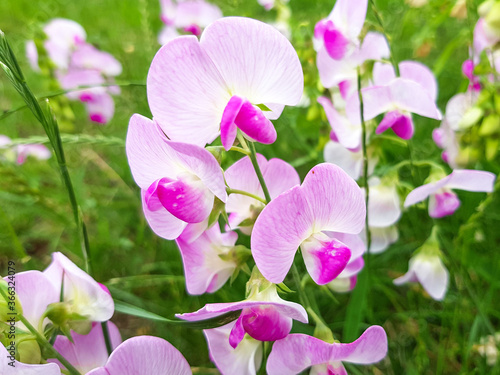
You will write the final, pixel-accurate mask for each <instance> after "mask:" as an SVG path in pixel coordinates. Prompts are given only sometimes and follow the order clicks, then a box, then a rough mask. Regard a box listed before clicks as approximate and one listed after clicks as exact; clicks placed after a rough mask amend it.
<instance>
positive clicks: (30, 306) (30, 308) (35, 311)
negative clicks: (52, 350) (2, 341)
mask: <svg viewBox="0 0 500 375" xmlns="http://www.w3.org/2000/svg"><path fill="white" fill-rule="evenodd" d="M4 280H5V281H6V282H8V281H10V280H9V279H8V277H4ZM15 282H16V285H15V286H16V295H17V298H18V302H19V304H20V306H16V307H17V308H20V309H22V313H23V315H24V317H25V318H26V320H28V322H30V324H31V325H32V326H33V327H35V328H36V329H37V330H38V331H39V332H40V333H42V332H43V330H44V329H45V326H46V325H47V324H48V323H49V320H48V319H46V318H45V315H44V313H45V311H46V310H47V307H48V306H49V305H50V304H51V303H54V302H58V301H59V294H60V290H58V289H56V288H55V287H54V285H53V284H52V282H51V280H50V279H49V278H48V277H47V275H45V274H44V273H42V272H40V271H25V272H20V273H18V274H17V275H16V280H15ZM0 298H2V297H1V296H0ZM16 326H17V327H16V328H17V330H20V331H24V332H28V329H27V328H26V327H25V326H24V324H23V323H22V322H17V323H16ZM0 346H1V345H0Z"/></svg>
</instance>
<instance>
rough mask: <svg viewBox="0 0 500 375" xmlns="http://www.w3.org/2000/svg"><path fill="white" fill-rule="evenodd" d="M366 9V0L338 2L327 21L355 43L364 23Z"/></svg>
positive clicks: (340, 0) (339, 0) (342, 0)
mask: <svg viewBox="0 0 500 375" xmlns="http://www.w3.org/2000/svg"><path fill="white" fill-rule="evenodd" d="M367 9H368V0H338V1H336V2H335V6H334V7H333V10H332V12H331V13H330V15H329V16H328V19H331V20H332V21H333V23H334V24H335V25H336V26H337V27H338V28H339V29H340V30H342V31H343V32H345V34H346V38H348V39H349V40H351V41H352V42H355V41H356V40H357V38H358V36H359V33H360V32H361V29H362V28H363V24H364V23H365V18H366V11H367Z"/></svg>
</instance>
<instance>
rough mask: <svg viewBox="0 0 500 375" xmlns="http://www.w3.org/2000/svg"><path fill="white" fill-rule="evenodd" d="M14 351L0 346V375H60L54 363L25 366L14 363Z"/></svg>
mask: <svg viewBox="0 0 500 375" xmlns="http://www.w3.org/2000/svg"><path fill="white" fill-rule="evenodd" d="M15 353H16V350H12V354H11V352H9V351H8V350H7V348H6V347H5V346H3V345H0V369H2V375H61V370H60V369H59V366H57V365H56V364H55V363H47V364H45V365H27V364H25V363H21V362H18V361H16V359H15Z"/></svg>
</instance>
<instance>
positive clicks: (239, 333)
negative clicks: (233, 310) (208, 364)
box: [229, 315, 246, 349]
mask: <svg viewBox="0 0 500 375" xmlns="http://www.w3.org/2000/svg"><path fill="white" fill-rule="evenodd" d="M245 334H246V332H245V328H244V327H243V315H240V317H239V318H238V319H236V322H235V323H234V326H233V328H232V329H231V333H230V334H229V345H231V347H232V348H233V349H236V347H237V346H238V344H239V343H240V342H241V340H243V338H244V337H245Z"/></svg>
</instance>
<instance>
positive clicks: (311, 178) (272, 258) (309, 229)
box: [251, 163, 366, 285]
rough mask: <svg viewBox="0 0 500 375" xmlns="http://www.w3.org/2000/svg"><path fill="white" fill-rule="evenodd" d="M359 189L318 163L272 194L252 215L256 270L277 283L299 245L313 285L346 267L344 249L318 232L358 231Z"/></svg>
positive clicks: (361, 210)
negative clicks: (295, 182) (299, 180)
mask: <svg viewBox="0 0 500 375" xmlns="http://www.w3.org/2000/svg"><path fill="white" fill-rule="evenodd" d="M365 214H366V210H365V204H364V198H363V193H362V192H361V189H360V188H359V187H358V185H357V184H356V182H355V181H354V180H353V179H352V178H350V177H349V176H348V175H347V174H346V173H345V172H344V171H343V170H342V169H341V168H339V167H337V166H335V165H333V164H328V163H324V164H319V165H317V166H315V167H313V168H312V169H311V170H310V171H309V173H308V174H307V176H306V178H305V179H304V182H303V183H302V185H301V186H295V187H293V188H291V189H289V190H288V191H286V192H284V193H283V194H281V195H279V196H278V197H277V198H275V199H273V200H272V201H271V202H270V203H269V204H268V205H267V206H266V207H265V208H264V210H263V211H262V213H261V214H260V215H259V217H258V218H257V221H256V222H255V226H254V229H253V232H252V237H251V247H252V254H253V257H254V259H255V263H256V264H257V267H258V268H259V270H260V271H261V272H262V275H264V277H265V278H266V279H268V280H269V281H271V282H273V283H280V282H282V281H283V279H284V278H285V276H286V274H287V273H288V270H289V269H290V267H291V265H292V263H293V259H294V256H295V253H296V251H297V248H298V247H299V246H300V248H301V250H302V256H303V258H304V262H305V264H306V267H307V271H308V272H309V274H310V275H311V277H312V279H313V280H314V281H315V282H316V283H317V284H320V285H322V284H327V283H329V282H330V281H332V280H333V279H335V278H336V277H337V276H338V275H339V274H340V273H341V272H342V270H343V269H344V268H345V267H346V265H347V263H348V262H349V258H350V257H351V251H350V250H349V248H348V247H347V246H346V245H345V244H343V243H342V242H341V241H339V240H337V239H336V238H333V239H332V238H329V237H328V236H327V235H326V234H325V233H323V232H324V231H331V232H342V233H351V234H357V233H359V232H360V231H361V230H362V229H363V226H364V220H365Z"/></svg>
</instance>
